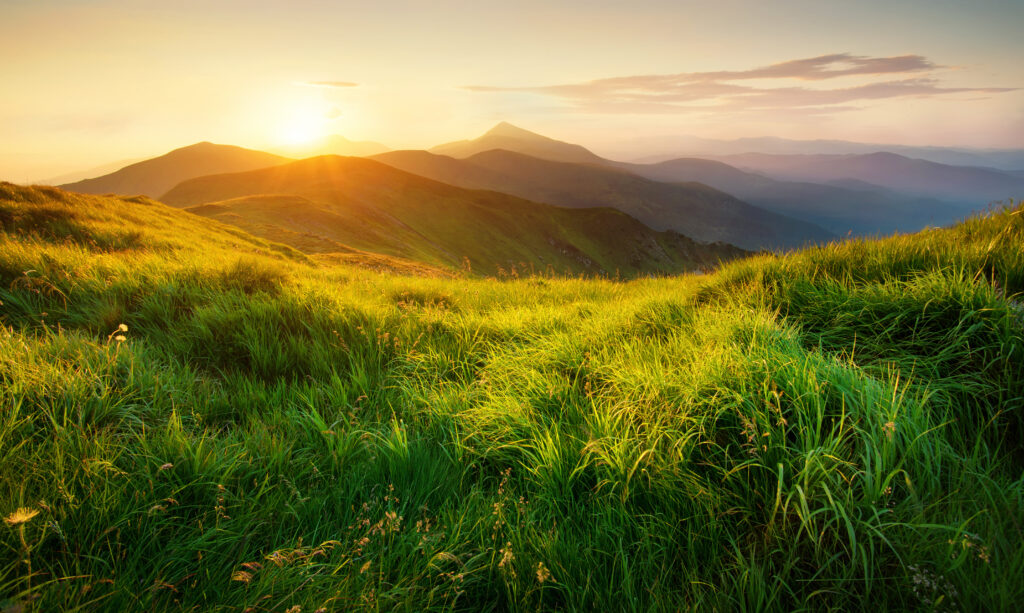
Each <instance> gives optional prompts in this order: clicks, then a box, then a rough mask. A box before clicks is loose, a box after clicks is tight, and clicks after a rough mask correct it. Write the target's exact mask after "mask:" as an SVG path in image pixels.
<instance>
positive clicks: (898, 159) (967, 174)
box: [716, 152, 1024, 205]
mask: <svg viewBox="0 0 1024 613" xmlns="http://www.w3.org/2000/svg"><path fill="white" fill-rule="evenodd" d="M716 159H718V160H719V161H722V162H725V163H727V164H731V165H733V166H737V167H739V168H743V169H748V170H753V171H755V172H761V173H765V174H768V175H770V176H772V177H774V178H776V179H781V180H788V181H811V182H815V183H825V182H829V181H837V180H847V179H855V180H858V181H865V182H867V183H871V184H873V185H878V186H881V187H884V188H888V189H891V190H895V191H899V192H904V193H909V194H915V195H919V196H926V197H931V198H940V199H945V200H960V201H963V200H967V201H970V202H975V203H977V204H978V205H984V204H987V203H988V202H990V201H992V200H1003V199H1006V198H1019V197H1021V195H1024V178H1021V177H1018V176H1014V175H1012V174H1009V173H1005V172H1001V171H998V170H995V169H992V168H976V167H969V166H950V165H948V164H938V163H935V162H929V161H926V160H917V159H912V158H908V157H905V156H902V155H897V154H895V153H887V152H878V153H870V154H865V155H769V154H762V153H746V154H740V155H730V156H720V157H718V158H716Z"/></svg>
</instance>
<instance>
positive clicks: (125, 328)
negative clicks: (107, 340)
mask: <svg viewBox="0 0 1024 613" xmlns="http://www.w3.org/2000/svg"><path fill="white" fill-rule="evenodd" d="M117 330H118V332H127V331H128V326H126V325H124V324H121V325H119V326H118V327H117Z"/></svg>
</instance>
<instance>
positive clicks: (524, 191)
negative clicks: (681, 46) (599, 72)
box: [373, 150, 833, 249]
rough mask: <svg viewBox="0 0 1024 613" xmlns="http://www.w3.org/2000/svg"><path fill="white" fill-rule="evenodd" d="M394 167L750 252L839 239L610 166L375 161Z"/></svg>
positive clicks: (508, 156)
mask: <svg viewBox="0 0 1024 613" xmlns="http://www.w3.org/2000/svg"><path fill="white" fill-rule="evenodd" d="M373 159H376V160H380V161H382V162H384V163H386V164H389V165H391V166H394V167H396V168H401V169H402V170H405V171H408V172H411V173H414V174H418V175H422V176H425V177H430V178H432V179H435V180H438V181H443V182H445V183H450V184H452V185H459V186H461V187H467V188H473V189H491V190H496V191H501V192H505V193H509V194H514V195H516V196H520V197H522V198H528V199H530V200H536V201H539V202H546V203H549V204H555V205H558V206H564V207H572V208H582V207H594V206H601V207H611V208H615V209H618V210H620V211H623V212H625V213H628V214H629V215H631V216H633V217H635V218H637V219H639V220H640V221H642V222H643V223H645V224H647V225H649V226H651V227H652V228H654V229H656V230H675V231H677V232H681V233H684V234H686V235H687V236H689V237H691V238H694V239H697V240H700V241H724V242H728V243H732V244H734V245H738V246H740V247H743V248H745V249H761V248H787V247H796V246H799V245H802V244H805V243H809V242H815V241H827V240H829V239H830V238H833V235H832V234H830V233H829V232H827V231H826V230H823V229H822V228H819V227H817V226H814V225H813V224H811V223H808V222H804V221H799V220H796V219H793V218H789V217H784V216H782V215H778V214H775V213H772V212H770V211H766V210H764V209H760V208H757V207H754V206H751V205H750V204H747V203H746V202H743V201H741V200H739V199H737V198H735V197H733V196H731V195H729V194H727V193H724V192H721V191H718V190H716V189H713V188H710V187H708V186H706V185H703V184H700V183H663V182H660V181H652V180H650V179H646V178H644V177H640V176H637V175H635V174H632V173H629V172H627V171H624V170H621V169H618V168H613V167H611V166H608V165H605V164H601V165H598V164H575V163H569V162H556V161H550V160H544V159H539V158H535V157H530V156H528V155H525V154H522V153H516V152H512V151H505V150H491V151H486V152H483V153H478V154H475V155H473V156H471V157H468V158H466V159H462V160H457V159H454V158H451V157H445V156H438V155H435V154H433V153H429V152H425V151H396V152H391V153H385V154H381V155H378V156H374V158H373Z"/></svg>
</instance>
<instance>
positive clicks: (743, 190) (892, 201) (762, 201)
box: [616, 158, 976, 235]
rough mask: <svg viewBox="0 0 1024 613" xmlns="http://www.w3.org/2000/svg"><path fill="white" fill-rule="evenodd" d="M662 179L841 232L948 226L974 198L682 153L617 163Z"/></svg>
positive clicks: (876, 231) (887, 232)
mask: <svg viewBox="0 0 1024 613" xmlns="http://www.w3.org/2000/svg"><path fill="white" fill-rule="evenodd" d="M616 166H617V167H619V168H622V169H624V170H628V171H629V172H632V173H633V174H637V175H640V176H642V177H647V178H649V179H654V180H656V181H667V182H683V181H697V182H700V183H704V184H706V185H710V186H711V187H714V188H715V189H720V190H722V191H724V192H727V193H729V194H733V195H735V196H737V197H739V198H742V199H743V200H745V201H747V202H749V203H751V204H753V205H755V206H759V207H762V208H765V209H768V210H769V211H774V212H776V213H779V214H782V215H789V216H791V217H795V218H797V219H803V220H806V221H810V222H812V223H815V224H818V225H820V226H822V227H823V228H825V229H827V230H829V231H831V232H834V233H836V234H841V235H842V234H846V233H847V232H852V233H853V234H856V235H866V234H889V233H892V232H896V231H916V230H920V229H921V228H923V227H925V226H928V225H930V226H942V225H946V224H949V223H951V222H953V221H956V220H957V219H960V218H962V217H963V216H965V215H966V214H967V213H969V212H970V210H971V209H972V208H976V207H972V206H971V205H970V204H969V203H949V202H944V201H941V200H937V199H929V198H920V197H915V196H906V195H903V194H899V193H896V192H893V191H891V190H888V189H885V188H883V187H880V186H877V185H873V184H871V183H867V182H865V181H860V180H857V179H837V180H834V181H830V182H829V184H818V183H806V182H794V181H779V180H776V179H772V178H770V177H766V176H764V175H761V174H757V173H753V172H746V171H743V170H740V169H738V168H735V167H733V166H729V165H728V164H725V163H723V162H718V161H715V160H704V159H697V158H680V159H675V160H669V161H666V162H660V163H657V164H627V163H616Z"/></svg>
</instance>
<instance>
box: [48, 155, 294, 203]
mask: <svg viewBox="0 0 1024 613" xmlns="http://www.w3.org/2000/svg"><path fill="white" fill-rule="evenodd" d="M290 161H291V160H290V159H289V158H286V157H282V156H280V155H274V154H272V153H267V152H265V151H256V150H253V149H244V148H242V147H235V146H234V145H216V144H214V143H209V142H201V143H196V144H194V145H189V146H188V147H182V148H180V149H175V150H174V151H171V152H170V153H166V154H164V155H161V156H159V157H155V158H152V159H149V160H144V161H142V162H136V163H135V164H131V165H130V166H126V167H124V168H122V169H120V170H118V171H115V172H113V173H110V174H108V175H103V176H101V177H96V178H93V179H85V180H83V181H76V182H74V183H67V184H64V185H61V186H59V187H61V188H62V189H66V190H69V191H73V192H81V193H85V194H122V195H129V196H130V195H139V194H141V195H144V196H149V197H150V198H156V197H158V196H160V195H161V194H163V193H164V192H166V191H167V190H169V189H171V188H172V187H174V186H175V185H177V184H178V183H180V182H182V181H184V180H186V179H191V178H193V177H198V176H202V175H209V174H218V173H224V172H241V171H246V170H255V169H257V168H266V167H268V166H276V165H278V164H283V163H285V162H290Z"/></svg>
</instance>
